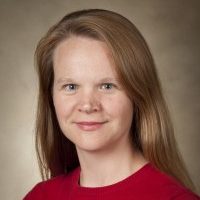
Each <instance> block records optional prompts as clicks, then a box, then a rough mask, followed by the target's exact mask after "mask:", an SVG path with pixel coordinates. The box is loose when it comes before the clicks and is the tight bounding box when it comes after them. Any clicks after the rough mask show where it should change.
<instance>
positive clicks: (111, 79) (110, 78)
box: [100, 77, 119, 82]
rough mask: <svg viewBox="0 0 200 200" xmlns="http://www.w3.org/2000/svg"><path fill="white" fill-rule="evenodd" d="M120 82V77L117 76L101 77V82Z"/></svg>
mask: <svg viewBox="0 0 200 200" xmlns="http://www.w3.org/2000/svg"><path fill="white" fill-rule="evenodd" d="M113 81H114V82H119V79H117V78H112V77H105V78H102V79H100V82H113Z"/></svg>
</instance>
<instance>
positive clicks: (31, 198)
mask: <svg viewBox="0 0 200 200" xmlns="http://www.w3.org/2000/svg"><path fill="white" fill-rule="evenodd" d="M44 199H45V195H44V192H43V190H42V183H38V184H37V185H36V186H35V187H34V188H33V189H32V190H31V191H30V192H29V193H28V194H27V195H26V196H25V197H24V199H23V200H44Z"/></svg>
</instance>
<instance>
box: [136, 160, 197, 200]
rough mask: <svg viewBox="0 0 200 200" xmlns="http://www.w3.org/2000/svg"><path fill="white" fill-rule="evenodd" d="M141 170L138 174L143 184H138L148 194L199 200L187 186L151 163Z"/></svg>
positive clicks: (181, 199) (182, 199) (179, 199)
mask: <svg viewBox="0 0 200 200" xmlns="http://www.w3.org/2000/svg"><path fill="white" fill-rule="evenodd" d="M143 172H144V173H142V175H141V176H140V180H141V183H143V184H139V185H143V186H144V187H145V188H146V191H147V190H148V192H149V194H150V193H152V194H154V195H157V196H158V197H168V198H169V199H176V200H200V198H199V197H198V196H197V195H196V194H194V193H193V192H192V191H190V190H189V189H188V188H186V187H184V186H183V185H182V184H180V183H179V182H178V181H177V180H175V179H174V178H173V177H171V176H169V175H168V174H166V173H164V172H162V171H160V170H159V169H157V168H156V167H154V166H153V165H151V164H148V165H147V166H146V168H145V170H144V171H143ZM147 188H148V189H147Z"/></svg>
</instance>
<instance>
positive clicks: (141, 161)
mask: <svg viewBox="0 0 200 200" xmlns="http://www.w3.org/2000/svg"><path fill="white" fill-rule="evenodd" d="M77 152H78V156H79V161H80V166H81V173H80V185H81V186H84V187H102V186H106V185H111V184H114V183H117V182H119V181H121V180H123V179H125V178H126V177H128V176H130V175H131V174H133V173H135V172H136V171H138V170H139V169H140V168H141V167H143V166H144V165H145V164H146V163H147V161H146V160H145V158H144V157H143V155H142V154H141V153H140V152H139V151H136V150H133V147H132V146H131V145H130V146H128V145H127V146H126V147H122V148H116V149H112V150H107V151H104V152H103V151H102V152H101V151H100V152H85V151H80V150H79V149H77Z"/></svg>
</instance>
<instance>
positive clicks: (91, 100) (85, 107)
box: [78, 94, 101, 114]
mask: <svg viewBox="0 0 200 200" xmlns="http://www.w3.org/2000/svg"><path fill="white" fill-rule="evenodd" d="M100 110H101V103H100V101H99V99H98V98H97V97H96V96H95V95H94V94H84V95H83V96H82V97H81V99H80V102H79V105H78V111H79V112H85V113H87V114H90V113H93V112H98V111H100Z"/></svg>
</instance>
